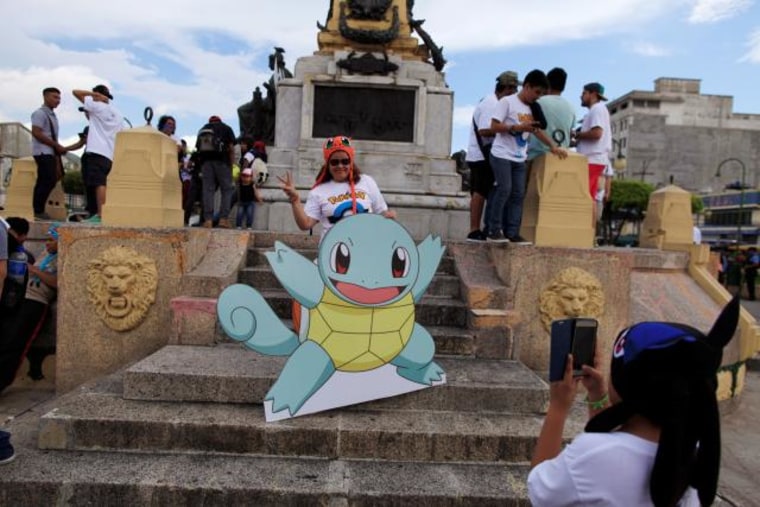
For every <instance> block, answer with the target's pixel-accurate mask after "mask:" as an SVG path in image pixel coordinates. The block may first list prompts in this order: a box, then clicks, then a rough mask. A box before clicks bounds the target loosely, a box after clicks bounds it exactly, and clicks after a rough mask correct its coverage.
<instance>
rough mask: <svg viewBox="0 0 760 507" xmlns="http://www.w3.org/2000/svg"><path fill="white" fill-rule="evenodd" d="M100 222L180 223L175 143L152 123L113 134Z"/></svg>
mask: <svg viewBox="0 0 760 507" xmlns="http://www.w3.org/2000/svg"><path fill="white" fill-rule="evenodd" d="M107 188H108V190H107V194H106V204H105V205H104V206H103V216H102V217H101V218H102V220H103V223H104V224H106V225H118V226H131V227H182V225H183V223H184V212H183V211H182V184H181V183H180V180H179V175H178V168H177V145H176V143H175V142H174V141H172V140H171V139H170V138H169V137H167V136H166V135H164V134H162V133H160V132H159V131H157V130H156V129H154V128H153V127H140V128H135V129H129V130H124V131H122V132H119V133H118V134H117V136H116V147H115V150H114V160H113V168H112V169H111V173H110V174H109V175H108V187H107Z"/></svg>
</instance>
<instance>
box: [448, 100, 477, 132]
mask: <svg viewBox="0 0 760 507" xmlns="http://www.w3.org/2000/svg"><path fill="white" fill-rule="evenodd" d="M474 112H475V106H473V105H469V104H468V105H466V106H460V107H455V108H454V122H453V123H454V127H464V126H469V125H471V124H472V113H474Z"/></svg>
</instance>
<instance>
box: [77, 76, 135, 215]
mask: <svg viewBox="0 0 760 507" xmlns="http://www.w3.org/2000/svg"><path fill="white" fill-rule="evenodd" d="M73 94H74V96H75V97H76V98H77V99H78V100H79V101H80V102H82V103H83V104H84V110H85V112H87V113H88V118H89V120H90V128H89V131H88V133H87V149H86V153H87V157H86V159H87V164H88V170H87V171H86V172H87V177H88V180H89V181H85V182H84V183H85V185H87V186H91V187H95V197H96V200H97V204H98V212H97V214H96V215H94V216H93V217H91V218H90V219H89V221H91V222H95V223H99V222H100V217H101V214H102V212H103V204H105V202H106V180H107V178H108V173H109V172H111V165H112V164H113V152H114V145H115V143H116V134H117V133H118V132H119V131H120V130H121V128H122V121H123V118H124V117H123V116H122V115H121V113H120V112H119V111H118V110H117V109H116V108H115V107H113V105H112V104H111V101H112V100H113V95H111V91H110V90H109V89H108V87H107V86H106V85H102V84H101V85H98V86H96V87H95V88H93V89H92V91H91V92H89V91H87V90H74V91H73Z"/></svg>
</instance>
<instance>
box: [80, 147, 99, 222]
mask: <svg viewBox="0 0 760 507" xmlns="http://www.w3.org/2000/svg"><path fill="white" fill-rule="evenodd" d="M89 157H90V153H87V152H84V153H83V154H82V161H81V164H82V183H83V184H84V188H85V190H84V202H85V204H84V209H85V211H87V213H89V214H90V216H92V215H97V214H98V197H97V193H96V191H95V188H96V187H93V186H92V185H88V184H87V180H88V179H89V172H90V163H89V161H88V159H89Z"/></svg>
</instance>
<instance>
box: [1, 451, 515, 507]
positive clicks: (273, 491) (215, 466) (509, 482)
mask: <svg viewBox="0 0 760 507" xmlns="http://www.w3.org/2000/svg"><path fill="white" fill-rule="evenodd" d="M21 458H23V459H21ZM527 475H528V465H527V464H518V465H514V464H501V463H497V464H490V463H489V464H480V463H476V464H465V463H403V462H388V461H372V460H369V461H367V460H326V459H303V458H261V457H255V456H239V455H214V454H201V455H199V454H180V455H175V454H144V453H113V452H86V453H82V452H69V451H59V452H52V453H51V452H47V451H39V450H35V449H29V450H27V449H24V453H23V455H22V456H19V458H18V459H16V460H15V461H14V462H12V463H9V464H6V465H3V473H2V474H0V505H8V506H11V505H188V506H189V505H210V506H213V505H230V506H233V505H234V506H243V505H256V506H257V507H258V506H263V507H269V506H271V507H275V506H277V507H280V506H294V507H295V506H303V505H330V506H369V505H393V506H397V507H433V506H436V507H438V506H443V507H447V506H452V507H453V506H458V507H491V506H493V507H496V506H499V507H529V505H530V502H529V501H528V499H527V493H526V490H525V481H526V479H527Z"/></svg>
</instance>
